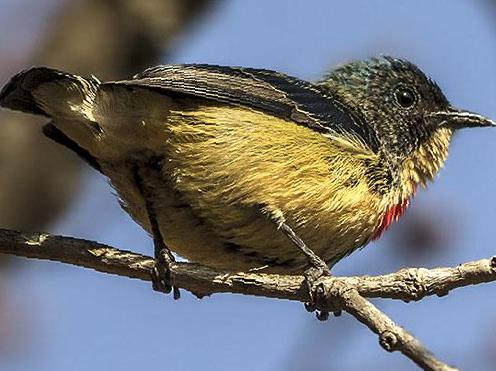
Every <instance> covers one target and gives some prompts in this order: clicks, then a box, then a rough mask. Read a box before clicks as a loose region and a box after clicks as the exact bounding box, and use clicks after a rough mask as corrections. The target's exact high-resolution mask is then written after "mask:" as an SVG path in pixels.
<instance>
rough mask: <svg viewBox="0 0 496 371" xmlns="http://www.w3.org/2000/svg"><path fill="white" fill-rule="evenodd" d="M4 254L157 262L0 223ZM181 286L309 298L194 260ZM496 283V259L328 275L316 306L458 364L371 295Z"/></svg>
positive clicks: (128, 268)
mask: <svg viewBox="0 0 496 371" xmlns="http://www.w3.org/2000/svg"><path fill="white" fill-rule="evenodd" d="M0 253H5V254H11V255H17V256H23V257H27V258H37V259H44V260H53V261H59V262H62V263H67V264H72V265H77V266H81V267H85V268H90V269H94V270H97V271H99V272H105V273H110V274H116V275H119V276H125V277H130V278H137V279H141V280H145V281H150V279H151V276H150V269H151V268H152V267H153V264H154V260H153V259H151V258H150V257H147V256H144V255H140V254H136V253H133V252H130V251H124V250H118V249H115V248H112V247H109V246H106V245H103V244H99V243H97V242H94V241H87V240H83V239H76V238H71V237H61V236H53V235H49V234H44V233H20V232H15V231H11V230H6V229H0ZM171 271H172V276H173V279H174V285H175V286H177V287H180V288H183V289H185V290H188V291H191V292H193V293H195V294H196V295H200V296H203V295H210V294H213V293H222V292H230V293H237V294H245V295H255V296H263V297H269V298H278V299H287V300H293V301H300V302H306V301H308V300H309V296H308V292H307V291H306V288H305V287H306V286H305V285H304V278H303V277H302V276H293V275H276V274H259V273H230V272H220V271H216V270H213V269H211V268H207V267H204V266H201V265H197V264H193V263H173V264H172V266H171ZM491 281H496V257H493V258H491V259H482V260H478V261H473V262H468V263H464V264H461V265H459V266H458V267H453V268H435V269H425V268H407V269H403V270H400V271H398V272H396V273H391V274H387V275H382V276H354V277H323V278H321V279H319V280H318V281H317V282H316V284H315V287H314V295H315V297H316V298H317V300H316V301H317V308H318V309H319V310H323V311H330V312H339V311H340V310H345V311H346V312H348V313H349V314H351V315H352V316H354V317H355V318H356V319H357V320H359V321H360V322H362V323H363V324H365V325H366V326H367V327H368V328H369V329H370V330H372V331H373V332H374V333H376V334H377V335H379V342H380V344H381V346H382V347H383V348H384V349H386V350H388V351H395V350H398V351H400V352H402V353H403V354H404V355H405V356H407V357H408V358H410V359H411V360H413V361H414V362H415V363H417V364H418V365H419V366H420V367H422V368H423V369H424V370H454V368H451V367H449V366H447V365H446V364H444V363H442V362H440V361H439V360H437V359H436V358H435V357H434V355H433V354H432V353H430V352H429V351H428V350H427V349H426V348H425V347H424V346H423V345H422V344H421V343H420V342H419V341H418V340H417V339H416V338H414V337H413V336H412V335H411V334H409V333H408V332H407V331H406V330H404V329H403V328H401V327H399V326H398V325H397V324H395V323H394V322H393V321H392V320H391V319H390V318H389V317H387V316H386V315H385V314H384V313H382V312H381V311H380V310H379V309H377V308H376V307H375V306H374V305H373V304H371V303H370V302H369V301H368V300H366V299H365V297H371V298H379V297H380V298H390V299H401V300H404V301H410V300H420V299H422V298H423V297H425V296H429V295H439V296H443V295H446V294H447V293H448V292H449V291H450V290H453V289H455V288H459V287H464V286H469V285H475V284H480V283H484V282H491Z"/></svg>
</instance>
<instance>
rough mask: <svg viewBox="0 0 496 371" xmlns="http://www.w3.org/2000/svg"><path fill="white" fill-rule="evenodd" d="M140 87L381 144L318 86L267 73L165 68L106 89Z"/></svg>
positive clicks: (204, 67) (353, 113)
mask: <svg viewBox="0 0 496 371" xmlns="http://www.w3.org/2000/svg"><path fill="white" fill-rule="evenodd" d="M123 85H125V86H139V87H145V88H149V89H153V90H156V91H159V92H163V93H164V94H166V95H169V96H171V95H174V94H176V95H182V96H184V95H186V96H195V97H201V98H205V99H210V100H215V101H219V102H224V103H230V104H235V105H241V106H245V107H249V108H253V109H258V110H261V111H264V112H268V113H272V114H273V115H275V116H278V117H280V118H283V119H286V120H291V121H293V122H296V123H297V124H300V125H304V126H307V127H309V128H311V129H313V130H316V131H319V132H322V133H338V134H348V135H352V136H354V137H355V138H359V139H360V140H361V141H362V142H363V143H364V144H365V145H367V146H368V147H369V148H371V149H372V150H373V151H377V150H378V147H379V143H378V140H377V137H376V135H375V132H374V131H373V129H372V128H371V127H370V126H369V125H367V124H366V122H365V121H364V120H363V119H362V118H361V117H360V115H359V114H358V112H356V109H353V107H346V106H345V105H344V104H343V102H341V101H340V100H338V99H337V98H336V97H334V96H333V95H332V92H331V91H328V90H324V88H322V87H320V86H319V85H316V84H312V83H310V82H307V81H304V80H300V79H298V78H295V77H291V76H287V75H284V74H282V73H278V72H275V71H269V70H261V69H253V68H242V67H224V66H215V65H202V64H189V65H163V66H157V67H153V68H150V69H147V70H146V71H144V72H142V73H140V74H138V75H136V76H134V77H133V79H131V80H124V81H116V82H109V83H104V84H102V85H101V88H102V89H105V87H116V86H123Z"/></svg>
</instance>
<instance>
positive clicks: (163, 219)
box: [110, 104, 384, 271]
mask: <svg viewBox="0 0 496 371" xmlns="http://www.w3.org/2000/svg"><path fill="white" fill-rule="evenodd" d="M161 128H163V129H162V130H163V132H161V133H157V135H161V136H163V138H164V146H163V153H162V154H161V155H162V156H163V161H162V164H161V165H162V168H161V174H160V177H156V176H155V177H154V176H152V175H150V176H149V177H147V178H148V179H150V180H149V182H150V186H152V188H155V189H157V191H158V192H157V193H158V194H159V196H157V198H156V203H157V217H158V221H159V224H160V227H161V230H162V233H163V235H164V238H165V241H166V243H167V244H168V245H169V246H170V247H171V248H172V249H173V250H174V251H175V252H177V253H179V254H180V255H182V256H184V257H186V258H188V259H190V260H192V261H196V262H200V263H202V264H206V265H211V266H214V267H219V268H224V269H236V270H237V269H243V270H245V269H251V268H263V267H267V266H271V267H272V268H266V270H269V271H281V270H283V271H284V270H289V271H294V270H300V269H301V268H302V267H303V266H305V265H306V263H307V258H306V257H305V256H304V255H303V254H302V253H301V252H300V251H299V250H298V249H297V248H296V247H295V246H293V245H292V243H291V242H290V241H289V240H287V238H286V237H285V236H283V234H282V233H281V232H280V231H278V230H277V222H278V221H279V222H280V221H282V220H284V221H286V222H287V223H288V225H289V226H290V227H292V228H293V229H294V230H295V232H296V233H297V234H298V235H299V236H300V237H301V238H302V239H303V240H304V241H305V242H306V243H307V244H308V246H309V247H310V248H312V249H313V250H314V251H315V252H316V253H317V254H319V255H320V256H322V257H323V258H324V259H325V260H327V261H328V262H334V261H335V260H337V259H339V258H340V257H342V256H343V255H345V254H346V253H348V252H351V251H352V250H354V249H355V248H357V247H359V246H362V245H363V244H365V243H366V242H367V241H368V240H369V239H370V237H371V235H372V234H373V231H374V228H376V226H377V225H378V224H379V222H380V217H381V216H382V212H383V210H384V205H383V204H382V203H381V200H380V199H379V197H378V196H377V195H375V194H374V193H372V192H371V191H370V189H369V186H368V184H367V181H366V177H365V171H366V169H367V165H370V163H371V161H378V160H377V159H376V158H375V157H374V155H373V154H372V153H371V152H370V151H368V150H367V149H366V148H364V147H363V146H361V145H359V143H357V142H354V141H352V140H350V139H344V138H341V139H340V138H335V139H330V138H327V137H325V136H323V135H321V134H319V133H316V132H314V131H312V130H310V129H308V128H306V127H302V126H299V125H297V124H295V123H292V122H287V121H285V120H282V119H279V118H276V117H273V116H269V115H267V114H264V113H261V112H258V111H254V110H250V109H246V108H241V107H232V106H224V107H219V106H218V105H215V106H214V105H208V104H205V105H198V106H197V107H196V108H195V109H189V110H175V111H174V110H173V111H171V112H170V113H169V115H168V117H167V122H166V124H165V125H161ZM119 171H121V170H119ZM110 178H111V179H112V176H110ZM113 183H114V186H115V187H116V189H117V191H118V192H119V193H120V194H121V196H122V198H123V199H124V201H125V202H126V203H127V204H128V205H130V207H128V209H130V212H131V214H132V215H134V216H135V218H136V219H138V220H141V224H143V225H145V227H146V216H145V215H144V213H143V207H141V208H139V207H136V206H133V205H136V204H139V201H138V200H137V197H138V196H137V195H136V199H133V198H134V196H133V195H132V192H130V191H129V190H128V187H127V185H126V184H124V183H125V182H124V181H123V184H117V183H119V182H115V181H113ZM152 183H153V184H152ZM133 209H135V210H139V209H141V211H140V212H133ZM274 267H275V268H274Z"/></svg>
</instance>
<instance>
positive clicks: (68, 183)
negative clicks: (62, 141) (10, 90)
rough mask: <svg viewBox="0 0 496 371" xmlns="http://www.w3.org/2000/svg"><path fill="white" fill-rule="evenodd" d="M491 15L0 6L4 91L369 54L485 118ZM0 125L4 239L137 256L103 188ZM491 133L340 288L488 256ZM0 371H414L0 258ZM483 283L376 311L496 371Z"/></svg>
mask: <svg viewBox="0 0 496 371" xmlns="http://www.w3.org/2000/svg"><path fill="white" fill-rule="evenodd" d="M495 41H496V2H493V1H489V0H479V1H463V0H458V1H453V0H444V1H441V0H438V1H435V2H433V1H429V0H422V1H419V0H417V1H415V2H411V1H406V0H405V1H400V0H397V1H395V2H391V1H386V0H384V1H379V0H372V1H367V2H365V1H358V0H353V1H350V0H348V1H326V0H315V1H312V2H309V1H304V0H300V1H291V2H289V1H284V0H271V1H266V0H252V1H242V0H223V1H221V0H219V1H212V0H144V1H140V0H105V1H99V0H79V1H74V0H72V1H69V0H0V84H3V83H4V82H5V81H6V80H7V79H8V77H9V76H10V75H12V74H13V73H15V72H17V71H18V70H20V69H22V68H25V67H27V66H31V65H34V64H44V65H50V66H52V67H58V68H61V69H64V70H68V71H71V72H75V73H81V74H86V75H88V74H94V75H96V76H98V77H101V78H102V79H116V78H121V77H129V76H131V75H133V74H134V73H136V72H139V71H140V70H142V69H143V68H145V67H147V66H151V65H154V64H159V63H191V62H196V63H214V64H225V65H242V66H251V67H261V68H269V69H275V70H279V71H282V72H285V73H288V74H290V75H296V76H298V77H301V78H304V79H310V80H312V79H318V78H319V76H320V75H321V74H322V73H324V72H325V71H326V70H327V69H328V68H330V67H332V66H333V65H336V64H339V63H343V62H346V61H350V60H354V59H365V58H369V57H371V56H374V55H378V54H390V55H394V56H398V57H403V58H407V59H409V60H411V61H413V62H414V63H416V64H418V65H419V66H420V67H421V68H422V69H423V70H424V71H426V72H427V73H428V74H430V75H431V76H432V77H433V78H434V79H435V80H436V81H437V82H438V83H439V85H440V86H441V87H442V89H443V90H444V92H445V93H446V95H447V96H448V98H449V99H450V100H451V102H452V103H453V104H454V105H456V106H459V107H463V108H466V109H470V110H472V111H476V112H480V113H482V114H485V115H488V116H489V117H492V118H496V104H495V103H496V73H495V67H496V42H495ZM42 123H43V120H42V119H39V118H33V117H28V116H25V115H21V114H13V113H6V112H1V113H0V143H1V146H0V227H4V228H5V227H8V228H14V229H18V230H25V231H49V232H53V233H58V234H64V235H71V236H77V237H82V238H88V239H95V240H98V241H100V242H103V243H107V244H109V245H112V246H116V247H120V248H125V249H130V250H134V251H137V252H140V253H145V254H148V255H150V254H151V252H152V242H151V240H150V239H149V238H148V237H147V235H146V234H145V233H144V232H143V231H142V230H141V229H140V228H139V227H138V226H137V225H136V224H135V223H134V222H132V221H131V219H130V218H129V217H128V216H127V215H126V214H125V213H124V212H123V211H122V210H121V209H120V207H119V206H118V204H117V201H116V199H115V198H114V196H113V195H112V191H111V189H110V188H109V186H108V185H107V183H106V180H105V179H104V178H103V177H102V176H100V175H99V174H97V173H96V172H94V171H93V170H91V169H90V168H89V167H87V166H86V165H85V164H83V162H82V161H79V160H78V159H76V158H75V156H74V155H72V154H71V153H69V151H67V150H64V149H62V148H59V147H58V146H56V145H54V144H52V143H51V142H49V141H48V140H47V139H45V138H43V136H42V135H41V132H40V128H41V124H42ZM495 140H496V131H494V130H490V129H478V130H467V131H464V132H462V133H461V134H459V135H458V136H457V137H456V138H455V140H454V143H453V145H452V147H451V153H450V157H449V159H448V163H447V166H446V168H445V169H444V170H443V171H442V172H441V175H440V177H439V179H438V180H437V182H435V183H434V184H433V185H432V186H430V187H429V189H428V191H421V192H419V194H418V196H417V197H416V199H415V202H413V205H412V206H411V207H410V209H409V210H408V212H407V213H406V216H405V217H403V219H402V220H401V221H400V222H399V223H398V224H397V225H395V226H394V227H393V228H391V229H390V230H389V231H388V232H387V233H386V234H385V236H384V237H383V238H382V239H381V240H380V241H378V242H375V243H373V244H371V245H370V246H368V247H367V248H366V249H364V250H362V251H360V252H356V253H354V254H353V255H352V256H351V257H349V258H347V259H345V260H344V261H342V262H341V263H339V264H338V265H337V266H336V267H335V269H334V273H335V274H338V275H356V274H381V273H388V272H391V271H396V270H398V269H400V268H402V267H406V266H425V267H435V266H447V265H456V264H459V263H462V262H464V261H468V260H474V259H479V258H484V257H489V256H492V255H494V254H495V247H494V235H493V232H494V221H495V220H496V199H495V197H494V191H495V185H496V174H495V173H496V152H495V150H494V148H495V147H494V144H493V143H494V142H495ZM0 261H1V263H0V264H1V265H0V370H11V371H24V370H43V371H44V370H46V371H48V370H50V371H59V370H60V371H62V370H64V371H65V370H113V369H119V370H121V371H126V370H138V369H147V370H151V369H156V370H231V369H236V370H240V371H243V370H262V371H265V370H267V371H268V370H281V371H282V370H290V371H292V370H295V371H296V370H310V371H318V370H363V369H365V368H367V369H370V370H382V369H385V370H415V369H416V368H415V367H414V366H413V364H412V363H411V362H410V361H409V360H407V359H406V358H404V357H403V356H401V355H400V354H396V353H394V354H389V353H386V352H384V351H383V350H382V349H381V348H380V346H379V345H378V342H377V337H376V336H375V335H374V334H372V333H371V332H370V331H369V330H368V329H366V328H365V327H364V326H362V325H361V324H359V323H358V322H357V321H356V320H355V319H353V318H351V317H350V316H348V315H343V316H341V317H340V318H331V319H330V320H329V321H327V322H325V323H321V322H319V321H317V320H316V319H315V318H314V317H313V316H312V315H310V314H308V313H306V312H305V311H304V309H303V306H302V305H298V304H295V303H291V302H286V301H278V300H269V299H263V298H252V297H244V296H241V295H214V296H212V297H210V298H206V299H204V300H201V301H200V300H198V299H196V298H195V297H193V296H192V295H189V294H186V293H185V294H183V298H182V299H181V300H179V301H176V302H174V301H173V300H172V298H170V297H164V296H162V295H160V294H157V293H155V292H153V291H152V290H151V287H150V285H149V284H147V283H144V282H139V281H134V280H130V279H126V278H120V277H114V276H109V275H104V274H101V273H96V272H93V271H89V270H83V269H79V268H76V267H72V266H67V265H62V264H57V263H51V262H39V261H35V260H29V261H28V260H24V259H14V258H10V257H1V260H0ZM495 294H496V287H495V285H494V284H493V285H479V286H476V287H469V288H464V289H461V290H457V291H454V292H452V293H451V294H450V295H448V296H446V297H443V298H437V297H433V298H427V299H425V300H423V301H421V302H418V303H409V304H406V303H403V302H396V301H388V300H376V301H374V302H375V303H376V304H377V305H378V306H379V307H380V308H381V309H382V310H384V311H385V312H386V313H387V314H389V315H390V316H391V317H392V318H393V319H394V320H395V321H397V322H398V323H399V324H401V325H403V326H405V327H406V328H407V329H408V330H410V331H411V332H413V334H415V335H416V336H417V337H418V338H419V339H420V340H421V341H423V342H424V343H425V344H426V346H427V347H428V348H429V349H431V350H432V351H433V352H434V353H435V354H436V355H437V356H439V357H440V358H441V359H442V360H444V361H447V362H448V363H451V364H454V365H456V366H458V367H460V368H461V369H466V370H481V371H484V370H494V369H495V366H494V364H495V363H496V314H495V311H494V307H495V304H496V295H495Z"/></svg>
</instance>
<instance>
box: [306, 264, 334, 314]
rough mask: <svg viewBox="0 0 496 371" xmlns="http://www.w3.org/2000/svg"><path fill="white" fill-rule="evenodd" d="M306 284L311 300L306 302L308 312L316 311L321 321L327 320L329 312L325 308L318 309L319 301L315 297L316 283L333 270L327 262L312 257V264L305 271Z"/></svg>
mask: <svg viewBox="0 0 496 371" xmlns="http://www.w3.org/2000/svg"><path fill="white" fill-rule="evenodd" d="M303 275H304V277H305V285H306V288H307V291H308V296H309V298H310V301H309V302H308V303H305V309H306V310H307V311H308V312H316V317H317V319H318V320H320V321H326V320H327V319H328V318H329V312H327V311H323V310H317V303H316V297H315V283H316V282H317V281H318V280H319V279H320V278H321V277H325V276H330V275H331V272H330V271H329V267H328V266H327V264H326V263H325V262H324V261H323V260H322V259H320V258H319V257H318V259H312V261H311V266H310V267H309V268H307V269H306V270H305V272H304V274H303Z"/></svg>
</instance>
